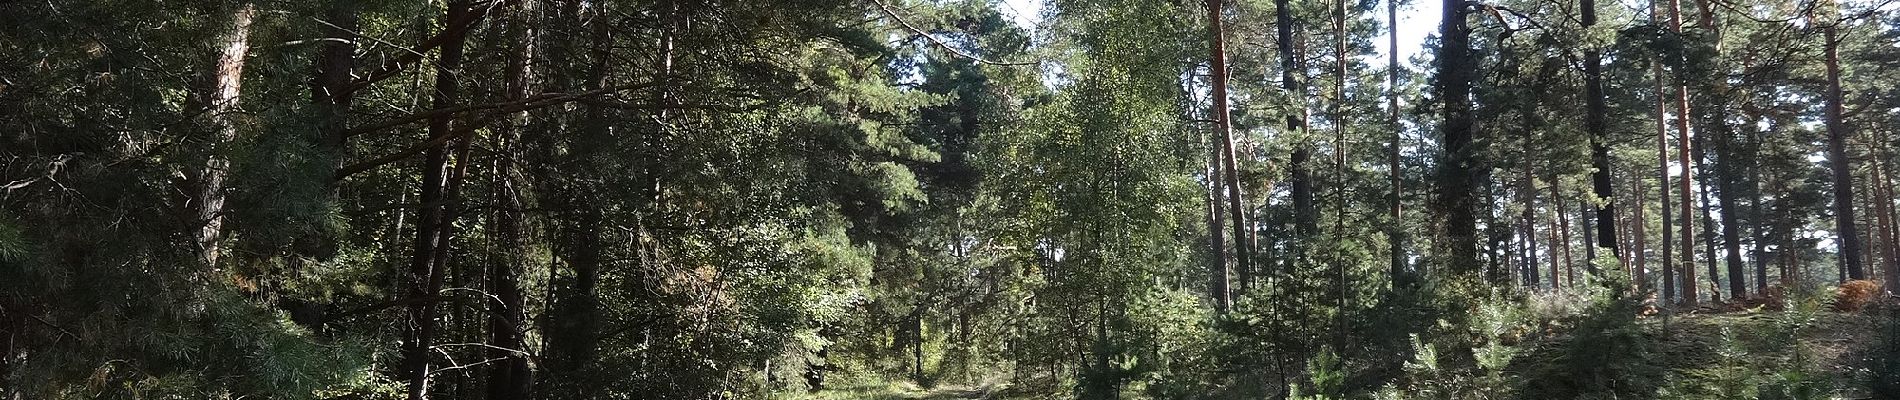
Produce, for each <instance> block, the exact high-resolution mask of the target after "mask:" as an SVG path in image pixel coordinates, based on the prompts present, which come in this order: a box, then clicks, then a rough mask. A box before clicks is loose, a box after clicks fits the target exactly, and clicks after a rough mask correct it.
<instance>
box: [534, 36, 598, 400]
mask: <svg viewBox="0 0 1900 400" xmlns="http://www.w3.org/2000/svg"><path fill="white" fill-rule="evenodd" d="M576 3H578V2H573V3H568V4H569V9H568V10H564V13H565V14H567V15H566V17H567V18H568V19H570V20H573V21H582V20H586V21H587V22H584V23H583V24H585V25H584V26H585V27H586V28H587V29H588V32H589V33H588V35H589V37H588V47H589V48H588V50H587V56H586V57H584V59H585V60H587V61H586V62H588V63H589V65H588V66H587V67H585V68H586V71H587V73H586V74H587V75H586V76H585V82H584V83H583V84H582V85H583V86H585V87H586V88H587V89H588V90H598V89H600V88H605V87H608V85H607V81H608V77H609V68H610V67H611V66H612V65H614V63H613V62H612V60H610V59H609V57H608V56H609V49H610V48H612V46H613V44H614V43H613V41H614V37H613V30H612V29H611V22H609V20H608V19H609V18H610V17H609V15H612V14H609V13H608V12H607V10H603V9H600V8H593V9H591V10H587V12H590V13H592V15H586V16H584V15H582V14H581V13H582V10H580V9H579V7H577V6H575V4H576ZM596 6H598V4H596ZM606 111H607V110H606V109H605V108H604V107H603V106H599V105H594V104H586V105H583V106H582V112H583V115H584V117H583V119H582V120H581V121H580V122H581V124H580V125H581V126H580V132H579V134H580V140H576V141H575V143H576V144H577V145H578V146H579V147H577V148H576V149H575V152H576V153H578V154H574V155H572V157H573V159H574V160H576V162H579V163H587V162H590V161H587V160H589V159H591V158H592V157H591V156H592V155H593V154H594V152H595V151H597V149H594V148H592V147H586V144H588V143H600V142H604V141H606V140H609V134H610V132H611V131H610V130H609V128H610V126H609V125H608V124H607V123H606V118H607V114H606ZM583 168H590V169H591V168H593V167H592V166H588V167H583ZM566 185H568V187H565V188H563V190H566V191H569V192H571V193H569V194H567V195H566V196H564V197H571V198H573V201H574V202H575V203H574V204H571V205H568V207H566V208H567V209H568V210H571V212H570V213H569V215H568V216H567V219H569V221H568V222H567V223H565V224H563V225H562V228H563V229H565V230H566V231H565V232H562V233H561V236H562V238H563V240H564V241H565V242H566V243H565V246H563V247H565V248H564V249H563V250H564V251H563V252H562V253H563V254H565V255H566V260H567V264H568V269H569V271H571V272H572V273H573V274H574V278H573V284H572V286H571V287H569V288H567V289H566V290H563V291H561V293H560V294H561V295H560V296H559V298H558V299H556V304H555V305H554V307H553V308H554V310H553V314H554V315H553V318H552V323H551V324H550V325H552V327H553V328H552V329H550V332H549V337H548V346H547V347H548V350H547V353H548V354H549V356H548V359H549V360H548V361H549V362H548V368H545V370H546V371H548V372H549V374H550V375H559V376H562V377H563V378H564V379H562V383H563V384H565V386H566V387H564V388H558V389H560V390H559V391H558V393H554V396H552V398H594V397H598V396H597V394H596V393H595V391H596V390H597V389H598V388H599V387H598V386H599V385H597V384H595V383H593V382H590V381H589V380H588V379H587V378H586V377H587V376H589V375H591V374H593V373H594V372H593V371H592V369H593V368H594V361H595V359H596V358H597V353H598V347H599V341H600V332H599V331H600V324H601V318H602V316H601V314H602V313H601V311H600V308H601V302H600V299H599V295H598V293H597V292H598V287H599V286H600V273H601V269H602V268H603V266H604V264H605V263H606V254H605V253H606V249H605V248H604V246H606V244H605V243H603V240H604V239H605V238H604V237H602V232H601V229H602V228H603V226H604V225H606V223H607V221H606V215H604V214H603V213H602V211H601V210H600V207H601V206H602V204H599V203H600V202H601V200H600V199H599V198H598V197H600V196H599V194H598V190H597V188H593V187H588V186H582V185H580V184H577V183H567V184H566Z"/></svg>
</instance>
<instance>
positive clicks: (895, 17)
mask: <svg viewBox="0 0 1900 400" xmlns="http://www.w3.org/2000/svg"><path fill="white" fill-rule="evenodd" d="M871 2H872V3H875V4H877V9H878V10H880V11H883V12H884V15H887V16H890V17H891V20H894V21H897V24H898V25H903V26H904V28H905V29H909V30H910V31H911V32H912V33H916V34H917V36H923V37H924V39H929V40H930V42H931V43H935V44H937V47H942V48H943V49H944V50H948V51H950V53H952V54H956V55H957V56H958V57H963V58H967V59H969V60H970V61H975V62H977V63H980V64H989V65H1001V66H1019V65H1040V64H1042V62H1040V61H991V60H986V59H984V58H982V57H977V56H975V55H972V54H970V53H965V52H963V50H958V49H957V47H956V46H951V45H950V43H947V42H944V41H943V39H939V38H937V35H932V34H930V32H928V31H925V30H923V29H921V28H918V27H917V26H916V25H911V24H910V21H905V20H904V17H900V16H898V15H897V11H895V10H891V6H890V5H887V4H884V1H883V0H871Z"/></svg>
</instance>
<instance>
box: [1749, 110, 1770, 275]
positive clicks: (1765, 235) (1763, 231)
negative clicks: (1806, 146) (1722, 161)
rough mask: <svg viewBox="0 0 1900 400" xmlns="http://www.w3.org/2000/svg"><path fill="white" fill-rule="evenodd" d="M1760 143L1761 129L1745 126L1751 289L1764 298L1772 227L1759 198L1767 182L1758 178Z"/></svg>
mask: <svg viewBox="0 0 1900 400" xmlns="http://www.w3.org/2000/svg"><path fill="white" fill-rule="evenodd" d="M1749 117H1750V120H1751V121H1754V120H1758V119H1759V118H1758V117H1757V116H1753V115H1751V116H1749ZM1761 147H1762V139H1761V130H1760V129H1759V128H1749V129H1748V158H1749V164H1748V176H1749V178H1748V186H1749V194H1750V196H1749V200H1748V219H1749V221H1748V222H1749V225H1750V227H1751V228H1752V229H1750V232H1751V233H1752V235H1749V237H1750V238H1752V241H1753V242H1754V244H1755V246H1754V247H1755V248H1754V249H1752V250H1753V251H1752V253H1753V257H1754V261H1755V293H1757V295H1759V296H1761V297H1763V298H1766V297H1767V295H1768V259H1769V254H1768V243H1769V242H1770V235H1772V234H1773V233H1774V231H1773V229H1770V228H1771V227H1770V226H1769V224H1768V221H1769V220H1770V219H1769V218H1768V215H1767V212H1766V211H1764V210H1763V209H1762V201H1764V200H1766V194H1765V193H1764V192H1765V190H1764V189H1763V188H1767V187H1771V186H1768V183H1767V182H1763V181H1762V176H1761V166H1762V154H1761Z"/></svg>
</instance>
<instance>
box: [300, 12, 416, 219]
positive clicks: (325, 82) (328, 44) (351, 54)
mask: <svg viewBox="0 0 1900 400" xmlns="http://www.w3.org/2000/svg"><path fill="white" fill-rule="evenodd" d="M325 19H326V21H324V22H325V24H322V25H324V26H325V27H327V28H329V30H327V31H325V32H324V35H325V36H329V37H331V38H333V39H338V40H325V41H323V43H322V44H319V45H318V46H319V49H320V50H318V51H317V57H316V60H315V63H314V64H315V70H316V74H315V76H314V77H312V79H311V80H310V102H311V104H314V105H315V106H316V107H315V109H316V110H317V115H318V116H317V124H316V125H317V131H318V135H320V137H319V138H318V143H321V144H322V148H323V150H324V153H327V154H324V155H325V156H327V157H330V158H331V159H332V160H333V161H332V165H331V167H333V168H342V167H343V163H344V160H346V159H347V158H348V157H346V156H347V155H348V153H349V136H348V135H349V130H350V127H349V115H350V104H351V103H352V102H353V100H354V99H355V92H354V90H352V89H351V88H350V85H351V79H353V78H352V77H351V71H352V70H354V69H355V68H356V25H357V15H356V2H354V1H336V2H331V4H330V9H329V10H328V11H327V15H326V16H325ZM330 183H331V189H332V190H331V193H330V195H331V196H332V197H334V196H336V195H337V193H336V191H335V189H336V185H335V184H336V183H337V182H335V181H334V180H332V181H331V182H330ZM396 225H397V229H401V225H402V224H400V223H398V224H396Z"/></svg>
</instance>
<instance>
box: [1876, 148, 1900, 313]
mask: <svg viewBox="0 0 1900 400" xmlns="http://www.w3.org/2000/svg"><path fill="white" fill-rule="evenodd" d="M1872 142H1873V143H1875V146H1876V147H1875V150H1876V155H1877V156H1876V157H1875V158H1874V168H1873V170H1874V174H1875V175H1874V176H1875V177H1874V187H1875V188H1876V190H1875V193H1876V194H1875V195H1874V212H1876V213H1879V214H1880V215H1879V217H1878V218H1877V220H1878V221H1879V223H1880V227H1879V229H1880V243H1881V246H1880V247H1881V248H1882V249H1884V250H1886V253H1887V254H1886V256H1887V263H1886V265H1883V266H1882V267H1884V268H1882V269H1883V271H1884V272H1885V273H1886V275H1884V278H1885V279H1886V285H1883V287H1885V288H1886V290H1887V291H1888V292H1889V293H1892V292H1895V289H1894V286H1900V234H1896V232H1895V229H1896V227H1895V226H1894V215H1893V211H1894V210H1893V171H1892V170H1891V169H1890V166H1891V165H1892V162H1893V161H1892V160H1893V158H1892V154H1890V153H1889V152H1888V151H1887V143H1886V142H1885V141H1884V140H1881V139H1880V138H1875V139H1874V140H1872Z"/></svg>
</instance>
